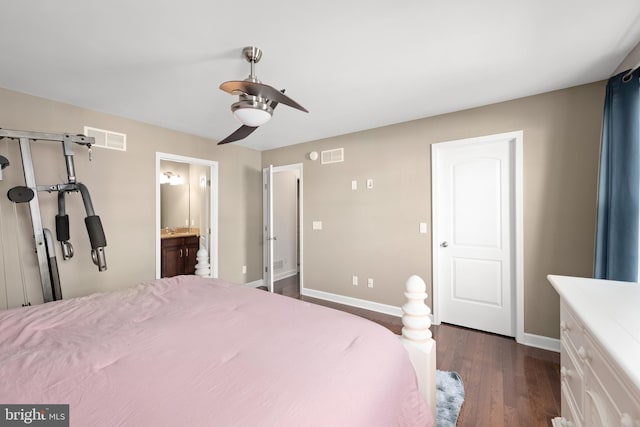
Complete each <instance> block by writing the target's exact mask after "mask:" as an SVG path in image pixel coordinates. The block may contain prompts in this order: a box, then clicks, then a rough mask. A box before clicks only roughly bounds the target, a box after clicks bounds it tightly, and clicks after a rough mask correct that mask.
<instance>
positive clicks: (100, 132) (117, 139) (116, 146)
mask: <svg viewBox="0 0 640 427" xmlns="http://www.w3.org/2000/svg"><path fill="white" fill-rule="evenodd" d="M84 134H85V135H86V136H92V137H94V138H95V140H96V143H95V145H94V147H102V148H110V149H112V150H120V151H127V135H125V134H124V133H119V132H113V131H110V130H104V129H98V128H92V127H89V126H85V127H84Z"/></svg>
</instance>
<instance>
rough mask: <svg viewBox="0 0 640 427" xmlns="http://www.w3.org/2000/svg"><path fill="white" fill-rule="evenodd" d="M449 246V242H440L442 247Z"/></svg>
mask: <svg viewBox="0 0 640 427" xmlns="http://www.w3.org/2000/svg"><path fill="white" fill-rule="evenodd" d="M447 246H449V244H448V243H447V242H442V243H440V247H441V248H446V247H447Z"/></svg>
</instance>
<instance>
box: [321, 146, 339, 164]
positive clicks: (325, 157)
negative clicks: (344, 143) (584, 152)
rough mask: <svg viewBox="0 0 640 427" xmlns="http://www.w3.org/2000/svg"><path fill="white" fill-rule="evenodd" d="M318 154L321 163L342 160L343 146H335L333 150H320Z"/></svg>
mask: <svg viewBox="0 0 640 427" xmlns="http://www.w3.org/2000/svg"><path fill="white" fill-rule="evenodd" d="M320 155H321V157H320V158H321V162H322V164H323V165H325V164H327V163H340V162H344V148H335V149H333V150H326V151H322V152H320Z"/></svg>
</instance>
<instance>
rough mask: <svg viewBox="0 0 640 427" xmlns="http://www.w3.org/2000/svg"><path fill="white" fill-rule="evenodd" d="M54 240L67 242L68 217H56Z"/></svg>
mask: <svg viewBox="0 0 640 427" xmlns="http://www.w3.org/2000/svg"><path fill="white" fill-rule="evenodd" d="M56 239H58V242H66V241H67V240H69V215H56Z"/></svg>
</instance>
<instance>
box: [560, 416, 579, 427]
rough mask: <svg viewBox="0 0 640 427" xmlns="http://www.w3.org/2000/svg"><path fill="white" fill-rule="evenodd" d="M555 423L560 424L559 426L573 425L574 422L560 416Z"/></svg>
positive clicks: (569, 426)
mask: <svg viewBox="0 0 640 427" xmlns="http://www.w3.org/2000/svg"><path fill="white" fill-rule="evenodd" d="M557 425H560V426H561V427H573V426H574V425H575V424H573V421H569V420H567V419H566V418H565V417H562V418H560V419H558V424H557Z"/></svg>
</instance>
